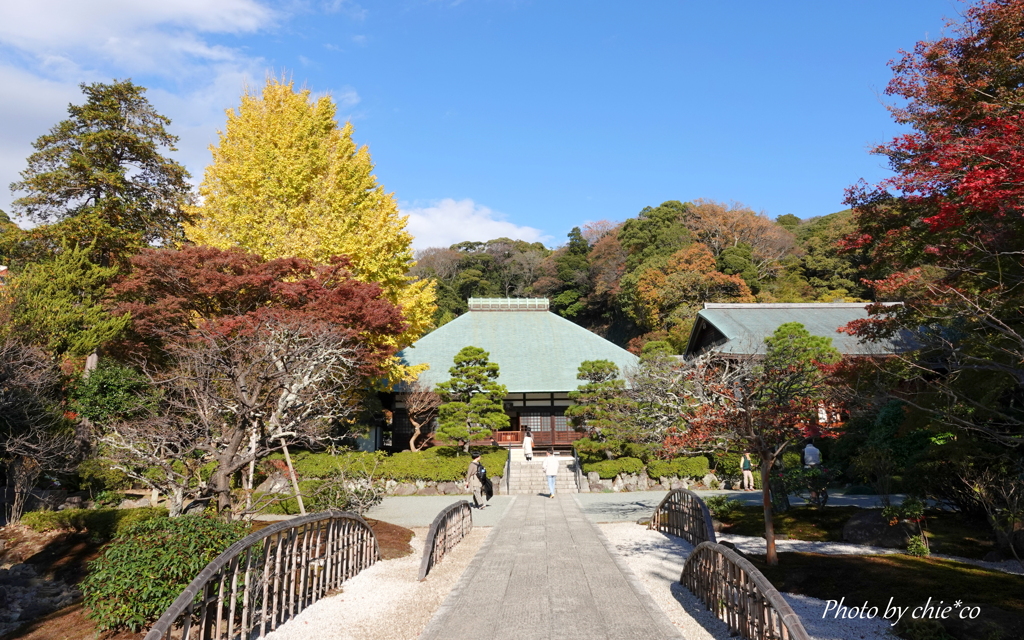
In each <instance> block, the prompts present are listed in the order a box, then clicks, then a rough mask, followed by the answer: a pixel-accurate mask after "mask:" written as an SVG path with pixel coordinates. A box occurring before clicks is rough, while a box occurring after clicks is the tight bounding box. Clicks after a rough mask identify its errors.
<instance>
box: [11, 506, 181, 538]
mask: <svg viewBox="0 0 1024 640" xmlns="http://www.w3.org/2000/svg"><path fill="white" fill-rule="evenodd" d="M166 517H167V509H164V508H163V507H142V508H139V509H65V510H63V511H30V512H29V513H26V514H25V515H24V516H22V518H21V524H23V525H25V526H26V527H29V528H30V529H32V530H33V531H40V532H41V531H54V530H57V529H74V530H75V531H88V532H89V533H90V534H92V535H93V536H95V537H97V538H102V539H104V540H109V539H111V538H116V537H117V536H119V535H121V534H122V533H124V532H125V531H127V530H128V529H130V528H131V527H132V526H134V525H136V524H138V523H140V522H146V521H147V520H154V519H163V518H166Z"/></svg>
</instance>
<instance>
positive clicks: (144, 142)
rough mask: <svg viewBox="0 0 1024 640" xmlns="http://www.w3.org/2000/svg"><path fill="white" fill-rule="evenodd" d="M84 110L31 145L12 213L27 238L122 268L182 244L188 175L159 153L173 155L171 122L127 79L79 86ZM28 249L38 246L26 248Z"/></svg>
mask: <svg viewBox="0 0 1024 640" xmlns="http://www.w3.org/2000/svg"><path fill="white" fill-rule="evenodd" d="M81 88H82V92H83V93H84V94H85V96H86V102H85V104H83V105H69V106H68V114H69V115H70V118H68V119H67V120H63V121H61V122H59V123H58V124H56V125H55V126H54V127H53V128H52V129H51V130H50V132H49V133H48V134H46V135H43V136H41V137H40V138H39V139H38V140H36V141H35V142H34V143H33V145H32V146H33V147H34V148H35V150H36V152H35V153H33V154H32V155H31V156H29V158H28V168H27V169H25V170H24V171H22V172H21V180H20V181H19V182H15V183H13V184H12V185H11V190H12V191H15V192H18V191H20V192H24V193H25V195H23V196H22V197H20V198H18V199H17V200H15V201H14V203H13V205H14V211H15V213H18V214H21V215H24V216H25V217H27V218H28V219H29V220H32V221H33V222H37V223H44V224H50V223H58V224H57V225H56V226H54V227H52V228H51V227H47V226H43V227H37V228H36V229H33V230H30V231H27V232H25V234H26V239H27V240H29V241H31V240H38V241H42V245H44V246H49V248H50V249H55V248H59V246H60V244H61V240H63V241H65V242H67V241H71V242H72V243H77V244H90V243H93V242H95V243H96V250H97V252H98V254H99V255H100V256H101V258H102V260H103V261H121V260H123V259H124V258H125V257H126V255H127V254H129V253H133V252H134V251H136V250H138V249H139V248H140V247H142V246H145V245H147V244H152V243H162V244H168V243H174V242H178V241H180V240H182V239H183V238H184V234H183V232H182V226H181V225H182V223H183V222H185V221H186V220H187V213H186V206H187V205H188V204H189V203H190V202H191V199H192V190H191V186H190V185H189V183H188V179H189V174H188V172H187V171H186V170H185V168H184V167H183V166H182V165H180V164H178V163H177V162H175V161H173V160H170V159H169V158H167V157H165V156H164V155H163V154H164V153H166V152H167V151H176V149H175V146H174V145H175V143H176V142H177V141H178V138H177V136H174V135H171V134H170V133H168V132H167V130H166V127H167V126H168V125H169V124H170V122H171V121H170V120H169V119H167V118H166V117H164V116H162V115H160V114H159V113H157V112H156V110H155V109H154V108H153V106H152V105H151V104H150V103H149V100H147V99H146V97H145V95H144V94H145V92H146V90H145V89H144V88H143V87H140V86H138V85H135V84H133V83H132V82H131V81H130V80H120V81H114V82H112V83H110V84H105V83H100V82H97V83H93V84H82V85H81ZM29 244H30V245H38V244H39V243H32V242H29Z"/></svg>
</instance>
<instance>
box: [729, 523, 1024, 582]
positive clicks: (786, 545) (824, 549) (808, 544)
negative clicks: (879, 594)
mask: <svg viewBox="0 0 1024 640" xmlns="http://www.w3.org/2000/svg"><path fill="white" fill-rule="evenodd" d="M718 541H719V542H731V543H733V544H734V545H736V548H737V549H739V550H740V551H742V552H743V553H745V554H747V555H764V553H765V549H766V548H767V544H768V543H766V542H765V539H764V538H760V537H753V536H737V535H731V534H728V533H719V534H718ZM775 549H776V550H777V551H778V552H779V553H782V552H784V551H801V552H804V553H820V554H824V555H830V556H841V555H850V556H875V555H888V554H894V553H904V551H903V550H902V549H889V548H887V547H869V546H866V545H860V544H850V543H846V542H813V541H809V540H776V541H775ZM930 557H932V558H940V559H943V560H955V561H957V562H963V563H964V564H973V565H975V566H977V567H984V568H985V569H992V570H993V571H1002V572H1003V573H1013V574H1017V575H1024V567H1021V566H1020V563H1019V562H1017V561H1016V560H1003V561H1002V562H986V561H984V560H973V559H971V558H960V557H958V556H947V555H942V554H940V553H933V554H932V555H931V556H930Z"/></svg>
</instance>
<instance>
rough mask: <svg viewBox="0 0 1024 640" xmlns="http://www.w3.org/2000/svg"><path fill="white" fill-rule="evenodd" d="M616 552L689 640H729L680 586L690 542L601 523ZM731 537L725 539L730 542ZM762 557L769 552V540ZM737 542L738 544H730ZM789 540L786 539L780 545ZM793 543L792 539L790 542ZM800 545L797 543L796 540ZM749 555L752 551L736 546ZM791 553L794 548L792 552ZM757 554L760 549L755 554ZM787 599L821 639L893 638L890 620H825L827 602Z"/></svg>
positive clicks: (789, 596) (626, 525) (790, 596)
mask: <svg viewBox="0 0 1024 640" xmlns="http://www.w3.org/2000/svg"><path fill="white" fill-rule="evenodd" d="M599 526H600V527H601V530H602V531H603V532H604V534H605V536H607V538H608V540H609V541H610V542H611V543H612V546H614V547H615V549H616V551H618V553H619V554H620V555H621V556H622V558H623V559H624V560H625V561H626V564H627V565H628V566H629V568H630V569H631V570H632V571H633V573H635V574H636V576H637V578H639V579H640V581H641V582H642V583H643V584H644V586H645V587H647V591H648V593H650V594H651V597H652V598H654V601H655V602H657V603H658V606H659V607H661V610H662V611H664V612H665V614H666V615H667V616H668V617H669V619H670V620H671V621H672V623H673V624H675V625H676V626H677V627H679V629H680V630H681V631H682V633H683V636H684V637H686V638H687V639H688V640H689V639H691V638H692V639H693V640H706V639H707V638H714V639H715V640H727V639H728V638H730V635H729V629H728V627H727V626H726V625H725V623H724V622H722V621H720V620H719V619H718V618H716V617H715V616H714V615H712V614H711V612H710V611H707V610H706V608H705V606H704V604H703V603H702V602H701V601H700V600H699V599H698V598H697V597H696V596H694V595H693V594H692V593H690V592H689V591H688V590H687V589H686V588H684V587H683V586H682V585H680V584H679V576H680V574H681V573H682V570H683V562H685V560H686V558H687V557H689V555H690V551H692V550H693V547H691V546H690V545H689V544H688V543H687V542H686V541H685V540H683V539H681V538H676V537H674V536H668V535H665V534H663V533H659V532H657V531H649V530H648V529H647V528H646V527H644V526H642V525H638V524H634V523H626V522H620V523H614V524H602V525H599ZM726 537H727V536H722V538H723V539H724V538H726ZM728 538H742V539H743V540H742V542H744V543H745V544H747V545H749V546H750V548H751V549H753V548H754V543H753V542H752V541H755V540H759V538H749V539H747V538H745V537H744V536H728ZM760 540H761V543H762V550H761V553H764V550H763V545H764V540H763V539H760ZM730 541H732V540H730ZM780 542H783V541H780ZM785 542H791V541H785ZM792 542H796V541H792ZM734 544H736V546H737V547H740V548H741V550H743V552H744V553H746V552H747V551H746V549H745V548H743V547H741V546H740V544H739V543H736V542H734ZM787 550H789V549H787ZM755 552H756V551H755ZM783 596H784V597H785V598H786V601H787V602H789V604H790V606H791V607H793V610H794V611H795V612H796V614H797V615H798V616H800V620H801V622H803V624H804V628H805V629H806V630H807V632H808V633H809V634H811V637H812V638H815V640H892V638H893V636H892V635H890V634H889V623H888V621H885V620H879V619H875V620H867V619H865V620H833V619H831V618H826V619H822V617H821V616H822V613H823V612H824V611H825V602H824V601H823V600H818V599H816V598H809V597H807V596H800V595H794V594H789V593H785V594H783Z"/></svg>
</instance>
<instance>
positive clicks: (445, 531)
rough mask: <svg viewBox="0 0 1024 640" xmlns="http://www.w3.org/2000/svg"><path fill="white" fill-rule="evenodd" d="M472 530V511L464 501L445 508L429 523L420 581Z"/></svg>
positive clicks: (421, 563) (424, 544)
mask: <svg viewBox="0 0 1024 640" xmlns="http://www.w3.org/2000/svg"><path fill="white" fill-rule="evenodd" d="M472 530H473V511H472V509H471V508H470V506H469V502H468V501H466V500H459V501H458V502H455V503H453V504H450V505H448V506H447V507H445V508H444V509H443V510H442V511H441V513H439V514H437V517H436V518H434V521H433V522H431V523H430V530H429V531H427V539H426V540H425V541H424V542H423V561H422V562H420V578H419V579H420V581H423V580H426V579H427V574H428V573H430V570H431V569H433V568H434V565H435V564H437V563H439V562H441V559H442V558H444V557H445V555H447V554H448V552H449V551H451V550H452V549H454V548H455V545H457V544H459V542H461V541H462V539H463V538H465V537H466V536H467V535H468V534H469V532H470V531H472Z"/></svg>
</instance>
